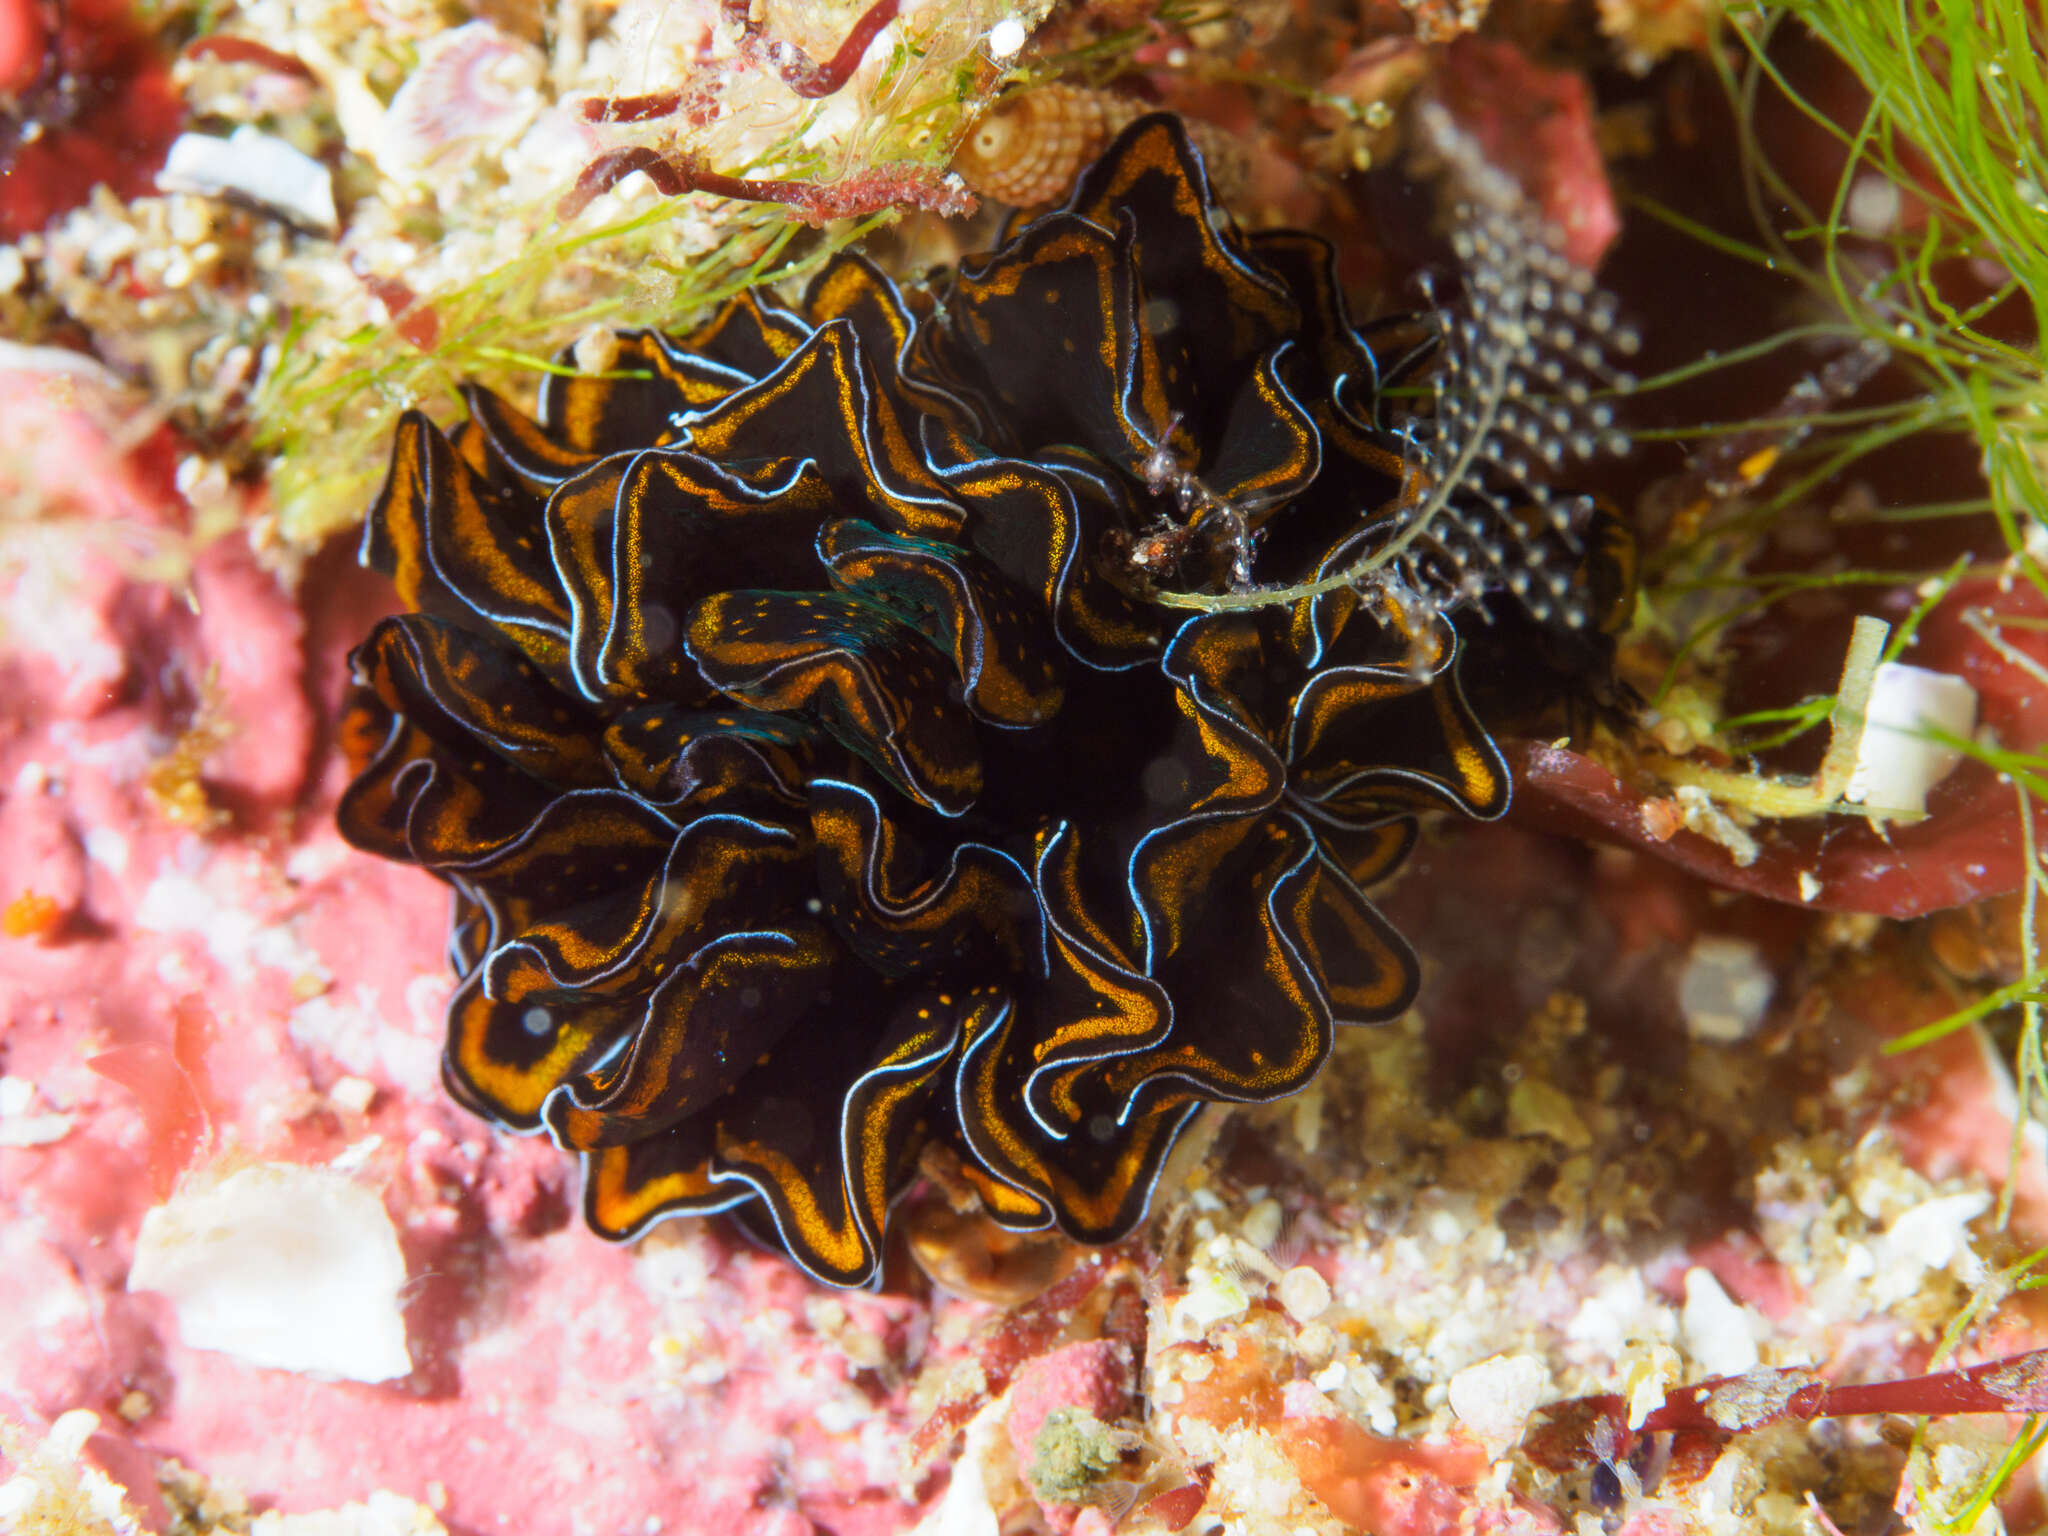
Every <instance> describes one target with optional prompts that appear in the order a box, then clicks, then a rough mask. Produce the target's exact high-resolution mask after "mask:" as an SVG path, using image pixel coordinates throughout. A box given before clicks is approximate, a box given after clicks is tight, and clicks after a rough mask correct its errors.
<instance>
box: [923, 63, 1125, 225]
mask: <svg viewBox="0 0 2048 1536" xmlns="http://www.w3.org/2000/svg"><path fill="white" fill-rule="evenodd" d="M1142 110H1143V108H1142V107H1141V106H1140V105H1139V104H1138V103H1136V102H1134V101H1131V100H1130V99H1128V98H1127V97H1122V96H1113V95H1111V94H1110V93H1108V92H1107V91H1096V90H1089V89H1088V88H1086V87H1084V86H1078V85H1041V86H1038V87H1036V88H1035V89H1032V90H1027V91H1018V92H1017V93H1015V94H1014V95H1011V96H1008V97H1006V98H1004V99H1003V100H1002V101H1001V102H998V103H997V104H996V106H995V107H994V108H993V109H992V110H990V111H989V112H988V113H986V114H985V115H984V116H983V117H982V119H981V121H980V122H978V123H976V124H975V125H974V131H973V132H972V133H971V134H969V135H968V136H967V142H966V143H964V144H962V145H961V146H960V150H959V153H958V154H956V155H955V156H954V157H953V169H954V170H956V171H958V172H959V173H960V179H961V180H962V181H964V182H966V183H967V185H968V186H970V187H972V188H973V189H974V190H975V191H976V192H979V193H980V194H981V195H982V196H984V197H992V198H995V199H996V200H997V201H999V202H1005V203H1011V204H1014V205H1015V206H1017V207H1020V208H1029V207H1032V206H1034V205H1036V204H1038V203H1049V202H1052V201H1053V200H1054V199H1056V198H1059V197H1062V196H1064V195H1065V193H1066V191H1067V188H1069V187H1071V186H1072V185H1073V184H1074V177H1075V176H1076V175H1078V174H1079V173H1080V170H1081V167H1082V166H1084V165H1086V164H1088V162H1089V161H1091V160H1093V159H1094V158H1095V156H1096V155H1097V154H1098V153H1099V152H1100V151H1101V149H1102V146H1103V145H1104V144H1106V143H1108V142H1109V138H1110V135H1112V134H1113V133H1115V132H1116V131H1117V129H1119V128H1121V127H1123V125H1124V124H1125V123H1127V122H1129V121H1130V120H1131V119H1132V118H1134V117H1136V116H1137V115H1138V114H1139V113H1140V112H1141V111H1142Z"/></svg>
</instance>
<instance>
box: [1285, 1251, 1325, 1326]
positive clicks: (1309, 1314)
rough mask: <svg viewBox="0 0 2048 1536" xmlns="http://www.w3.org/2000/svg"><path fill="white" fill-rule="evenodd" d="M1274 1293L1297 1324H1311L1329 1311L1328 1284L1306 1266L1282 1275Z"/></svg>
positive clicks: (1298, 1265)
mask: <svg viewBox="0 0 2048 1536" xmlns="http://www.w3.org/2000/svg"><path fill="white" fill-rule="evenodd" d="M1274 1292H1275V1294H1276V1295H1277V1296H1278V1297H1279V1300H1280V1305H1281V1306H1283V1307H1285V1308H1286V1309H1287V1315H1288V1316H1289V1317H1291V1318H1293V1319H1294V1320H1295V1321H1296V1322H1297V1323H1307V1322H1313V1321H1314V1320H1315V1319H1316V1318H1319V1317H1321V1316H1322V1315H1323V1314H1324V1313H1325V1312H1327V1311H1329V1310H1330V1282H1329V1281H1327V1280H1325V1279H1324V1278H1323V1277H1322V1276H1321V1275H1320V1274H1318V1273H1317V1272H1316V1271H1315V1270H1313V1269H1311V1268H1310V1267H1309V1266H1308V1265H1306V1264H1297V1265H1295V1266H1294V1268H1292V1269H1290V1270H1288V1271H1287V1273H1286V1274H1284V1275H1282V1276H1281V1277H1280V1281H1279V1283H1278V1284H1277V1285H1276V1286H1275V1287H1274Z"/></svg>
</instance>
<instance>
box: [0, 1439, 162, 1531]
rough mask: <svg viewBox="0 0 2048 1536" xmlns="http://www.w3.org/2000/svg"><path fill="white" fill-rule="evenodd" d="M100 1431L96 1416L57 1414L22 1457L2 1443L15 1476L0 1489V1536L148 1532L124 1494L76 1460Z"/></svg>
mask: <svg viewBox="0 0 2048 1536" xmlns="http://www.w3.org/2000/svg"><path fill="white" fill-rule="evenodd" d="M0 1427H4V1426H0ZM99 1427H100V1416H99V1415H98V1414H96V1413H94V1412H92V1411H91V1410H90V1409H86V1408H74V1409H72V1410H71V1411H70V1412H69V1413H63V1414H59V1415H58V1416H57V1419H56V1422H55V1423H53V1424H51V1426H50V1429H49V1432H48V1433H47V1434H46V1435H44V1436H43V1439H42V1443H41V1444H40V1445H37V1446H35V1447H34V1448H33V1449H32V1450H29V1451H27V1452H26V1453H25V1454H24V1453H22V1452H21V1451H19V1450H18V1449H17V1448H16V1446H15V1444H14V1441H13V1440H12V1438H11V1436H10V1437H9V1438H8V1439H7V1441H6V1444H5V1450H6V1451H7V1452H8V1454H9V1455H10V1457H11V1459H14V1460H15V1461H16V1462H17V1464H18V1465H19V1468H20V1470H18V1471H17V1472H16V1473H15V1474H14V1476H12V1477H10V1478H8V1479H7V1481H5V1482H4V1483H0V1531H8V1532H17V1531H18V1532H21V1533H23V1536H27V1533H30V1532H44V1531H50V1532H56V1531H62V1532H66V1533H70V1536H141V1533H142V1532H143V1531H144V1530H146V1529H147V1527H145V1526H144V1525H143V1523H142V1522H141V1520H140V1519H138V1518H137V1517H136V1514H135V1511H134V1510H133V1509H132V1508H131V1507H130V1506H129V1504H128V1500H127V1491H126V1490H125V1489H124V1488H122V1487H121V1485H120V1484H119V1483H117V1482H115V1481H114V1480H113V1479H112V1478H110V1477H108V1476H107V1475H106V1473H104V1472H102V1471H100V1469H99V1468H98V1467H95V1466H91V1465H88V1464H85V1463H84V1462H83V1461H82V1460H81V1458H82V1457H83V1456H84V1454H85V1446H86V1442H87V1441H88V1440H90V1439H92V1437H93V1435H94V1434H95V1433H97V1432H98V1430H99Z"/></svg>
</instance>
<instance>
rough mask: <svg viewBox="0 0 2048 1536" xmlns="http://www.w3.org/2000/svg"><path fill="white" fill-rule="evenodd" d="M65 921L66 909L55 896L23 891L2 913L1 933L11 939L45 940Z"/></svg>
mask: <svg viewBox="0 0 2048 1536" xmlns="http://www.w3.org/2000/svg"><path fill="white" fill-rule="evenodd" d="M63 921H64V909H63V908H62V907H60V906H59V905H57V900H56V898H55V897H53V896H44V895H42V894H40V893H39V892H36V891H23V892H22V893H21V894H20V895H19V896H17V897H15V898H14V900H12V901H10V902H9V903H7V909H6V911H4V912H0V933H4V934H6V935H7V937H8V938H10V939H45V938H48V937H49V936H50V935H51V934H53V933H55V932H56V931H57V928H58V925H59V924H61V923H62V922H63Z"/></svg>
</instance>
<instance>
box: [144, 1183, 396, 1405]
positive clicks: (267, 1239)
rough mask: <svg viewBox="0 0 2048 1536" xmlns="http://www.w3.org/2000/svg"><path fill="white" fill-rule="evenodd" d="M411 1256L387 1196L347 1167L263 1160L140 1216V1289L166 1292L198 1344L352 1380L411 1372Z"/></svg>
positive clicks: (187, 1337)
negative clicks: (405, 1294) (407, 1287)
mask: <svg viewBox="0 0 2048 1536" xmlns="http://www.w3.org/2000/svg"><path fill="white" fill-rule="evenodd" d="M404 1284H405V1258H404V1256H403V1255H402V1254H401V1253H400V1252H399V1249H398V1233H397V1231H396V1230H395V1229H394V1228H393V1227H392V1225H391V1218H390V1217H389V1216H387V1215H386V1214H385V1212H384V1203H383V1202H382V1201H381V1200H379V1199H378V1198H377V1196H376V1195H375V1194H373V1193H372V1192H371V1191H370V1190H368V1189H365V1188H364V1187H363V1186H362V1185H360V1184H357V1183H356V1182H354V1181H353V1180H352V1179H350V1178H348V1177H347V1176H346V1175H344V1174H339V1173H336V1172H334V1171H333V1170H332V1169H327V1168H304V1167H300V1166H299V1165H297V1164H295V1163H259V1164H256V1165H255V1166H253V1167H249V1168H243V1169H240V1170H239V1171H237V1172H235V1173H232V1174H229V1175H228V1176H227V1177H226V1178H224V1179H221V1180H219V1181H218V1182H216V1183H212V1184H208V1185H203V1186H200V1187H196V1188H188V1189H185V1190H182V1191H180V1192H179V1193H178V1194H176V1195H173V1196H172V1197H171V1198H170V1199H169V1200H168V1201H166V1202H165V1203H164V1204H162V1205H160V1206H157V1207H156V1208H155V1209H153V1210H151V1211H150V1212H149V1213H148V1214H147V1215H146V1216H144V1217H143V1218H142V1231H141V1233H140V1235H139V1236H138V1237H137V1239H136V1243H135V1263H134V1265H133V1266H132V1267H131V1268H130V1269H129V1271H128V1289H129V1290H131V1291H159V1292H162V1293H163V1294H164V1295H166V1296H168V1297H170V1299H171V1301H172V1302H173V1303H174V1304H175V1305H176V1307H177V1311H178V1331H179V1334H180V1335H181V1336H182V1337H183V1339H184V1341H185V1342H186V1343H187V1344H189V1345H191V1346H192V1347H193V1348H194V1349H214V1350H219V1351H220V1352H221V1353H223V1354H229V1355H233V1356H234V1357H235V1358H236V1359H238V1360H242V1361H246V1362H247V1363H248V1364H250V1365H264V1366H271V1367H274V1368H276V1369H278V1370H284V1371H304V1372H307V1373H309V1374H314V1375H320V1376H340V1377H346V1378H347V1379H348V1380H351V1381H389V1380H391V1379H392V1378H394V1377H397V1376H404V1375H406V1374H408V1373H409V1372H410V1371H411V1370H412V1356H411V1355H410V1353H408V1351H407V1349H406V1347H405V1318H404V1316H403V1314H402V1313H401V1311H400V1309H399V1290H400V1288H401V1287H402V1286H403V1285H404Z"/></svg>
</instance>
